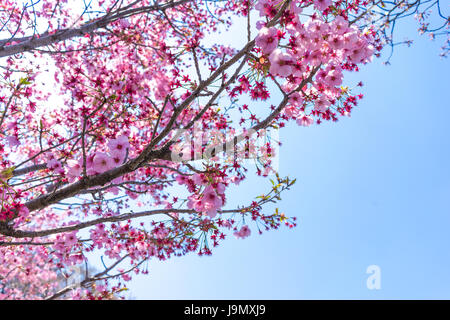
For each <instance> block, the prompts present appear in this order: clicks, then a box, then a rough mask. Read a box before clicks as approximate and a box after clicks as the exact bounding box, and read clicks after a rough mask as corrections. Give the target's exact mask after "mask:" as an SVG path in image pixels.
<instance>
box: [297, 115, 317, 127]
mask: <svg viewBox="0 0 450 320" xmlns="http://www.w3.org/2000/svg"><path fill="white" fill-rule="evenodd" d="M313 123H314V119H313V118H311V117H310V116H307V115H302V116H300V118H298V119H297V124H298V125H299V126H303V127H309V126H310V125H312V124H313Z"/></svg>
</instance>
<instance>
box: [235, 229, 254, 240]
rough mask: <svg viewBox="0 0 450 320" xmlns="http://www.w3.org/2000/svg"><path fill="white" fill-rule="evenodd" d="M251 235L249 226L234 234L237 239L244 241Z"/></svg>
mask: <svg viewBox="0 0 450 320" xmlns="http://www.w3.org/2000/svg"><path fill="white" fill-rule="evenodd" d="M250 234H251V230H250V228H249V227H248V226H242V228H241V230H239V231H237V232H235V233H234V235H235V236H236V238H241V239H244V238H246V237H248V236H250Z"/></svg>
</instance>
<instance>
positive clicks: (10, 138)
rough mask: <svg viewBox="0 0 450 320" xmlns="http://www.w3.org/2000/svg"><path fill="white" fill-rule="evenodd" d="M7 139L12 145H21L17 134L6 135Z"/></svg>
mask: <svg viewBox="0 0 450 320" xmlns="http://www.w3.org/2000/svg"><path fill="white" fill-rule="evenodd" d="M6 140H8V143H9V146H10V147H16V146H18V145H20V142H19V139H17V137H15V136H8V137H6Z"/></svg>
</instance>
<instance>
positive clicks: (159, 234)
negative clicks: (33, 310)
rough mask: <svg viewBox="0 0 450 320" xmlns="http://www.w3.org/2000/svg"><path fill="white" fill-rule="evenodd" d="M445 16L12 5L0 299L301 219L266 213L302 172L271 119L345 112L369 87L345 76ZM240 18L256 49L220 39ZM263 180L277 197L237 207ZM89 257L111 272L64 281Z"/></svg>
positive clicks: (342, 4)
mask: <svg viewBox="0 0 450 320" xmlns="http://www.w3.org/2000/svg"><path fill="white" fill-rule="evenodd" d="M443 9H444V8H442V6H441V3H440V1H439V0H425V1H422V0H394V1H381V0H365V1H362V0H345V1H344V0H337V1H336V0H258V1H255V0H248V1H246V0H242V1H240V0H162V1H156V0H155V1H152V0H92V1H90V2H89V3H88V2H84V1H83V2H80V1H70V0H48V1H35V0H28V1H15V0H2V1H1V2H0V74H1V83H0V128H1V129H0V157H1V158H0V160H1V163H0V182H1V186H0V192H1V211H0V262H1V263H0V299H56V298H72V299H75V298H78V299H86V298H91V299H94V298H95V299H96V298H109V297H112V296H115V297H116V296H117V295H118V294H120V291H122V290H124V289H125V285H126V282H127V281H129V280H130V278H131V276H132V274H138V273H146V272H147V269H146V267H144V266H145V264H144V262H146V261H148V260H149V259H150V261H151V260H152V259H159V260H166V259H169V258H171V257H173V256H181V255H184V254H187V253H189V252H196V253H198V254H200V255H209V254H211V250H212V248H213V247H215V246H217V245H218V243H219V242H220V241H221V240H223V239H225V238H226V237H227V236H235V237H237V238H246V237H248V236H250V235H251V234H254V233H258V232H263V231H266V230H269V229H278V228H279V227H280V226H281V225H286V226H288V227H293V226H295V224H296V223H295V218H294V217H292V218H290V217H287V216H285V215H284V214H283V213H281V211H279V210H278V209H276V210H275V211H274V212H273V211H272V210H270V212H268V210H267V209H265V205H266V204H270V203H273V202H276V201H278V200H280V194H281V193H282V192H283V191H284V190H287V189H289V188H290V187H291V186H292V184H293V183H294V182H295V180H291V179H289V178H282V177H280V176H279V175H278V174H277V173H276V169H277V168H276V165H275V162H274V156H275V153H276V147H277V145H278V144H279V143H280V141H277V139H275V138H274V137H273V136H272V135H271V130H278V129H280V128H282V127H283V126H285V125H286V123H288V122H296V123H297V124H298V125H300V126H305V127H308V126H311V125H316V124H320V123H321V122H323V121H327V120H331V121H337V120H338V118H339V117H341V116H349V115H350V113H351V112H352V110H353V108H355V107H356V106H357V103H358V100H359V99H361V98H362V94H361V93H360V92H355V90H356V91H357V90H358V89H359V88H358V86H357V87H355V88H353V89H352V88H349V87H347V86H346V85H345V79H344V75H345V74H346V73H348V72H357V71H358V70H359V68H361V67H363V65H364V64H366V63H369V62H370V61H372V59H374V58H375V57H378V56H380V53H381V51H382V50H383V48H385V47H386V50H387V51H388V52H389V50H390V51H392V49H393V48H394V47H395V45H397V44H398V43H396V42H395V40H394V28H395V25H396V23H398V21H399V20H401V19H403V18H405V17H408V16H414V17H415V18H416V19H417V20H418V23H419V31H420V32H422V33H429V34H430V35H431V36H432V37H439V36H444V37H448V24H449V19H448V17H446V16H444V12H443ZM445 9H448V8H445ZM430 12H432V14H433V15H434V16H435V18H436V19H434V20H433V23H434V22H436V21H438V23H439V22H442V23H441V25H436V26H434V25H432V23H431V24H430ZM237 21H239V23H242V26H243V27H242V28H241V29H242V32H240V33H238V34H236V33H234V34H233V37H235V38H238V37H239V38H242V39H241V40H242V43H244V45H243V46H241V47H231V46H227V45H224V44H223V41H222V37H223V34H224V33H226V32H227V31H228V30H230V28H231V27H233V25H234V24H235V23H237ZM444 41H445V40H444ZM446 41H448V40H446ZM407 44H408V41H407ZM447 52H448V42H447V44H445V45H444V47H443V51H442V53H441V54H442V55H443V56H445V55H446V54H447ZM361 85H362V84H360V85H359V86H361ZM281 130H282V129H281ZM255 174H256V175H260V176H263V177H267V179H268V180H270V181H271V182H272V183H269V184H268V190H267V193H265V194H263V195H257V194H256V195H252V196H250V195H249V198H250V197H253V196H254V200H252V198H250V199H249V202H248V203H243V204H241V205H240V206H238V207H230V206H229V205H227V196H226V195H227V189H228V190H229V189H230V187H231V186H233V185H239V183H240V182H241V181H243V180H244V179H245V178H246V177H247V176H249V175H255ZM270 177H272V179H271V178H270ZM248 193H249V194H250V192H248ZM92 254H97V256H98V255H101V256H102V257H104V260H103V258H102V261H103V262H104V270H101V271H100V272H97V273H92V274H91V272H88V270H89V268H84V269H83V270H86V271H85V272H83V274H82V275H80V277H78V278H77V281H73V283H70V284H68V285H66V286H61V281H58V279H61V275H64V274H69V273H70V270H73V268H74V267H76V266H80V265H87V264H88V263H89V261H88V258H89V257H92Z"/></svg>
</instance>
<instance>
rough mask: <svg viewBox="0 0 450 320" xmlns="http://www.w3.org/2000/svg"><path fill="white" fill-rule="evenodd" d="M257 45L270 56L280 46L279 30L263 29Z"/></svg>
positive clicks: (256, 40)
mask: <svg viewBox="0 0 450 320" xmlns="http://www.w3.org/2000/svg"><path fill="white" fill-rule="evenodd" d="M255 43H256V45H257V46H258V47H260V48H261V49H262V51H263V52H264V53H265V54H270V53H271V52H272V51H273V50H275V49H276V47H277V45H278V38H277V29H276V28H274V27H271V28H266V27H263V28H261V29H260V30H259V33H258V36H257V37H256V39H255Z"/></svg>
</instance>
